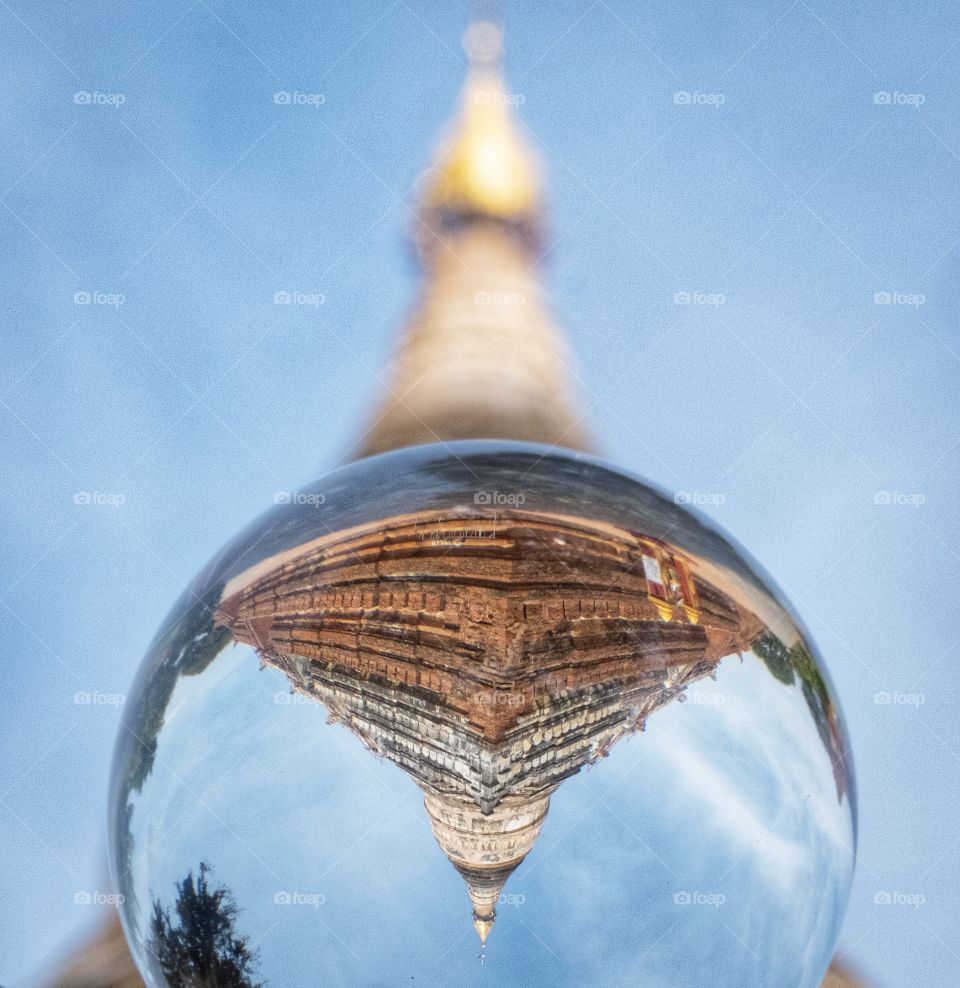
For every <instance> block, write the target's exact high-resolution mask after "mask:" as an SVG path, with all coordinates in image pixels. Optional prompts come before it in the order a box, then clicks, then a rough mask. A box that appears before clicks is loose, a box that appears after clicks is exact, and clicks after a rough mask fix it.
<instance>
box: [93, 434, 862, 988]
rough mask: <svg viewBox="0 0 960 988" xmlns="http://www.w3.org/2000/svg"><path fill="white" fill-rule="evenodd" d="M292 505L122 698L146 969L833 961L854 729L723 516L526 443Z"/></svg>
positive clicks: (756, 976)
mask: <svg viewBox="0 0 960 988" xmlns="http://www.w3.org/2000/svg"><path fill="white" fill-rule="evenodd" d="M276 500H277V503H276V504H275V505H274V506H273V507H272V508H271V509H270V510H269V511H268V512H267V513H266V514H265V515H263V516H262V517H261V518H260V519H258V520H257V521H256V522H255V523H254V524H253V525H252V526H250V527H249V528H248V529H247V530H246V531H245V532H243V533H242V534H241V535H240V536H239V537H238V538H236V539H235V540H234V541H233V542H231V543H230V544H229V545H228V546H227V547H226V548H225V549H224V550H223V551H222V552H221V553H220V554H219V555H218V556H216V557H215V558H214V560H213V561H212V562H211V563H210V564H209V565H208V566H207V567H206V569H204V570H203V572H202V573H201V574H200V576H199V577H198V578H197V579H196V580H195V581H194V583H193V584H192V585H191V586H190V588H189V589H188V591H187V592H186V593H185V594H184V596H183V597H182V599H181V600H180V601H179V603H178V604H177V605H176V607H175V608H174V610H173V612H172V614H171V615H170V617H169V619H168V620H167V622H166V623H165V624H164V626H163V628H162V629H161V631H160V632H159V634H158V635H157V637H156V639H155V641H154V643H153V645H152V647H151V649H150V652H149V654H148V655H147V657H146V659H145V661H144V663H143V667H142V669H141V671H140V673H139V677H138V679H137V683H136V685H135V688H134V691H133V694H132V696H131V697H130V698H129V700H128V703H127V708H126V716H125V721H124V724H123V727H122V729H121V733H120V738H119V742H118V747H117V752H116V758H115V764H114V774H113V782H112V791H111V840H110V844H111V866H112V869H113V873H114V878H115V880H116V882H117V886H118V890H119V892H120V893H121V894H122V896H123V905H122V910H121V911H122V918H123V923H124V927H125V930H126V933H127V937H128V939H129V942H130V944H131V947H132V949H133V951H134V955H135V957H136V959H137V963H138V965H139V966H140V969H141V971H142V973H143V975H144V977H145V979H146V980H147V983H148V984H149V985H151V986H156V988H161V986H168V985H169V986H171V988H173V986H180V985H186V986H193V985H197V986H201V985H202V986H207V985H218V986H227V985H229V986H238V988H242V986H254V985H262V984H263V985H265V984H267V983H269V984H270V985H274V986H278V988H279V986H284V988H287V986H300V985H315V984H344V985H399V984H417V985H420V984H424V985H458V986H460V985H463V986H467V985H518V984H523V985H546V984H551V985H563V984H571V985H573V984H576V985H583V984H588V985H599V984H604V985H621V984H623V985H625V984H631V985H633V984H644V985H648V986H655V985H663V986H671V988H673V986H678V985H703V984H711V985H713V986H726V985H729V986H736V988H744V986H753V985H756V986H764V988H768V986H770V985H799V986H808V985H809V986H813V985H818V984H819V982H820V979H821V978H822V976H823V974H824V971H825V969H826V967H827V964H828V962H829V960H830V956H831V952H832V950H833V947H834V944H835V940H836V937H837V934H838V929H839V925H840V922H841V919H842V916H843V912H844V908H845V905H846V899H847V895H848V891H849V886H850V882H851V877H852V870H853V863H854V841H855V810H854V794H853V778H852V767H851V763H850V758H849V753H848V752H849V746H848V743H847V739H846V733H845V730H844V726H843V722H842V719H841V715H840V711H839V708H838V706H837V703H836V700H835V698H834V694H833V689H832V687H831V685H830V682H829V680H828V678H827V675H826V672H825V671H824V668H823V666H822V665H821V663H820V660H819V659H818V657H817V654H816V651H815V649H814V647H813V646H812V644H811V643H810V641H809V639H807V638H805V637H804V635H803V633H802V631H801V630H800V628H799V627H798V625H797V623H796V620H795V619H794V618H793V617H792V616H791V612H790V610H789V608H788V606H787V605H786V604H784V603H783V600H782V598H781V597H780V596H779V595H778V594H777V592H776V591H775V590H774V589H772V588H771V586H770V584H769V582H768V581H767V580H766V579H765V577H763V576H762V575H761V574H760V573H759V572H758V569H757V567H756V566H755V565H754V564H753V563H752V562H750V561H748V560H747V559H746V558H745V557H744V555H743V553H742V552H741V551H740V550H739V549H737V548H736V547H735V546H734V545H733V544H732V543H731V542H730V541H729V540H727V539H726V538H725V537H723V536H722V535H720V534H719V533H718V532H717V531H716V529H715V528H714V527H712V526H711V525H710V524H708V523H707V522H706V521H704V520H703V519H702V518H700V517H699V516H698V515H697V514H696V513H695V512H692V511H691V510H689V509H688V508H687V507H686V506H685V505H683V504H677V503H675V502H674V500H671V499H670V498H668V497H665V496H664V495H663V494H661V493H659V492H657V491H656V490H654V489H652V488H651V487H649V486H647V485H646V484H644V483H642V482H640V481H639V480H637V479H635V478H634V477H631V476H630V475H628V474H626V473H624V472H622V471H620V470H617V469H615V468H612V467H611V466H609V465H607V464H605V463H603V462H601V461H599V460H596V459H594V458H592V457H588V456H585V455H580V454H574V453H570V452H567V451H563V450H556V449H552V448H547V447H539V446H531V445H516V444H506V445H505V444H503V443H489V442H464V443H455V444H450V445H447V444H443V445H437V446H421V447H416V448H412V449H406V450H401V451H398V452H395V453H388V454H385V455H382V456H376V457H372V458H370V459H367V460H361V461H359V462H356V463H353V464H350V465H348V466H345V467H343V468H341V469H338V470H335V471H333V472H332V473H329V474H327V475H326V476H324V477H322V478H321V479H320V480H319V481H317V482H316V483H315V484H313V485H311V486H309V487H305V488H302V489H301V490H299V491H295V492H288V493H284V494H280V495H277V498H276Z"/></svg>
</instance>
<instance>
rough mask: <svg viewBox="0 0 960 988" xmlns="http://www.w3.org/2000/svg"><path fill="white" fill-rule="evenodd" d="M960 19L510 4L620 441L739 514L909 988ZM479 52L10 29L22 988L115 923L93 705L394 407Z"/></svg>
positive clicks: (11, 615) (947, 330) (923, 813)
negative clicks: (412, 193) (293, 498)
mask: <svg viewBox="0 0 960 988" xmlns="http://www.w3.org/2000/svg"><path fill="white" fill-rule="evenodd" d="M958 13H960V7H958V5H957V4H955V3H945V4H938V5H919V4H897V3H887V4H875V3H862V4H858V5H845V6H843V7H842V8H841V9H839V10H838V9H835V8H834V7H833V6H832V5H828V4H825V3H822V2H816V0H811V2H804V0H800V2H796V3H789V2H783V3H777V4H761V3H745V4H741V5H738V6H736V7H734V8H731V7H730V6H729V5H727V4H719V3H717V4H704V3H686V4H680V5H675V4H667V3H653V4H646V5H642V6H637V5H633V4H627V3H615V2H613V0H598V2H595V3H591V2H590V0H573V2H570V3H563V4H556V5H549V7H548V6H547V5H532V4H525V5H522V6H520V5H516V7H515V8H513V7H511V6H510V5H508V6H507V27H508V59H507V68H508V89H510V91H511V92H513V93H516V94H519V95H522V96H523V97H524V100H523V104H522V106H521V107H520V110H521V115H522V119H523V121H524V123H525V125H526V126H528V127H529V129H530V132H531V135H532V137H533V139H535V142H536V145H537V147H538V148H539V150H540V153H541V155H542V156H543V158H544V159H545V160H546V162H547V164H548V166H549V193H550V199H551V202H552V204H553V210H552V215H551V223H552V228H553V231H554V235H555V244H554V247H553V249H552V251H551V252H550V256H549V257H548V258H547V259H546V261H545V265H544V277H545V279H546V281H547V284H548V285H549V287H550V290H551V292H552V294H553V298H554V300H555V308H556V312H557V314H558V318H559V319H560V321H561V322H562V323H563V325H565V326H566V327H567V329H568V332H569V335H570V338H571V341H572V344H573V347H574V349H575V350H576V351H577V353H578V356H579V373H580V377H581V386H582V389H583V392H584V394H585V396H586V400H587V402H588V403H589V404H590V405H591V416H592V422H593V425H594V429H595V433H596V434H597V435H598V436H600V437H602V440H603V445H604V452H605V453H606V454H607V455H609V456H610V457H611V458H612V459H614V460H616V461H618V462H620V463H622V464H623V465H624V466H626V467H628V468H630V469H632V470H635V471H637V472H638V473H640V474H642V475H644V476H647V477H649V478H651V479H652V480H654V481H655V482H657V483H658V484H660V485H662V486H663V487H665V488H667V489H668V490H673V491H684V492H688V493H690V494H691V495H694V496H697V497H701V499H702V497H703V496H705V497H710V498H712V501H711V502H706V503H704V510H705V511H707V513H708V514H710V515H711V516H712V517H713V518H714V519H715V520H716V521H717V522H718V523H719V524H721V525H722V526H724V527H725V528H726V529H727V530H728V531H729V532H731V533H732V534H733V535H735V536H736V538H737V539H738V540H739V541H740V542H742V543H743V544H744V545H745V546H746V547H747V548H748V549H749V550H750V552H751V553H752V554H753V555H754V556H755V557H756V558H757V559H759V560H760V561H761V563H762V564H763V565H764V566H765V567H766V568H767V569H768V570H769V571H770V572H771V573H773V574H774V576H775V577H776V579H777V581H778V582H779V584H780V585H781V586H782V587H783V589H784V590H785V591H786V593H787V595H788V596H789V597H790V598H791V599H792V600H793V602H794V603H795V605H796V607H797V609H798V610H799V612H800V614H801V615H802V617H803V618H804V620H805V621H806V623H807V624H808V626H809V627H810V629H811V631H812V634H813V637H814V639H815V640H816V642H817V643H818V645H819V648H820V650H821V652H822V653H823V654H824V655H825V657H826V659H827V663H828V665H829V668H830V671H831V674H832V676H833V679H834V682H835V683H836V686H837V690H838V693H839V695H840V697H841V699H842V701H843V705H844V708H845V712H846V715H847V719H848V724H849V727H850V730H851V733H852V736H853V739H854V744H855V751H856V762H857V770H858V779H859V791H860V823H861V839H860V860H859V864H858V873H857V879H856V882H855V886H854V892H853V896H852V899H851V904H850V909H849V912H848V917H847V921H846V925H845V928H844V934H843V937H842V943H843V944H844V945H846V946H847V947H848V948H849V949H850V951H851V957H852V958H854V959H855V960H857V961H859V962H861V964H862V966H863V968H864V969H865V970H867V971H869V972H873V973H875V974H876V975H877V976H878V980H880V982H881V983H882V984H888V985H900V984H916V983H922V984H943V983H949V982H950V981H952V980H955V979H956V975H957V972H958V970H960V957H958V955H957V951H956V947H955V945H954V943H953V935H952V934H953V931H955V929H956V924H957V918H958V917H957V907H956V904H955V889H956V885H957V881H958V879H960V846H958V845H957V834H956V826H955V823H954V821H955V819H956V811H957V808H958V801H960V800H958V787H957V783H956V778H957V761H958V759H960V727H958V722H957V718H956V716H955V710H956V706H957V701H958V696H957V685H956V679H955V677H951V676H950V671H951V669H952V665H953V663H954V662H955V661H956V659H957V654H958V649H957V646H958V635H957V630H956V627H957V625H956V620H955V617H954V615H955V607H956V592H955V586H954V583H955V581H954V578H953V574H954V573H955V571H956V566H957V560H958V552H960V525H958V522H957V517H958V511H957V507H958V503H957V502H958V495H957V488H956V480H955V478H956V476H957V468H958V465H960V464H958V460H960V413H958V410H957V404H958V403H957V401H956V381H957V371H958V362H960V341H958V338H957V328H956V327H957V324H958V319H957V315H958V313H957V309H958V293H957V287H956V285H957V278H956V267H957V257H958V247H960V196H958V194H957V189H958V187H960V113H958V106H957V103H958V100H960V85H958V82H960V79H958V76H960V45H957V41H958V36H960V28H958V26H957V24H958ZM464 23H465V15H464V13H463V11H462V10H460V9H458V7H457V6H456V5H450V4H446V3H441V2H439V0H435V2H431V3H418V2H414V0H398V2H396V3H392V2H389V0H385V2H382V3H372V2H371V3H367V2H363V3H356V4H351V5H349V7H347V6H345V5H336V4H315V3H306V2H302V3H301V2H296V0H292V2H290V3H286V4H283V5H279V6H278V5H273V4H270V5H268V4H257V5H253V4H251V5H247V6H245V7H243V8H241V9H238V8H237V6H236V5H231V4H227V3H225V2H222V0H199V2H196V3H191V2H190V0H184V2H182V3H164V4H149V5H143V4H133V3H123V2H120V0H118V2H116V3H110V4H103V5H98V6H96V7H95V8H94V9H93V10H89V9H87V8H86V7H85V6H84V7H69V6H65V5H60V4H55V3H52V2H47V0H34V2H31V3H26V2H23V0H4V2H3V3H2V4H0V32H2V34H0V38H2V42H0V43H2V45H3V51H4V58H3V59H2V69H0V89H2V94H3V99H2V101H0V105H2V107H3V109H2V111H0V112H2V115H3V126H2V127H0V142H2V144H0V147H2V153H0V191H2V196H0V202H2V205H3V208H0V256H2V257H3V259H4V264H3V281H4V300H5V303H6V306H5V320H4V322H5V332H4V346H3V348H2V349H0V450H2V463H3V468H4V469H3V473H2V477H3V482H2V483H0V498H2V505H3V511H2V513H0V526H2V535H3V544H4V550H5V551H4V552H3V554H2V556H0V622H2V628H3V640H4V642H5V645H6V663H5V665H4V669H5V675H4V679H3V683H4V685H3V700H4V702H3V706H2V710H3V713H2V715H0V742H2V750H3V751H4V753H5V755H6V757H5V758H4V760H3V765H2V767H0V846H2V847H3V848H4V849H5V851H6V852H7V853H6V854H5V856H4V857H5V865H6V867H5V884H4V892H5V894H4V895H3V896H2V897H0V983H3V984H10V983H13V984H17V983H19V982H20V981H22V980H23V979H24V978H25V977H26V975H27V973H28V972H29V971H31V970H35V969H36V968H37V966H38V965H40V964H42V963H43V961H44V959H45V958H47V957H49V956H50V955H51V954H54V955H55V954H57V953H58V952H59V951H62V950H64V949H66V947H67V946H68V945H69V943H70V942H71V940H73V939H75V938H77V937H78V936H80V934H81V933H82V931H83V929H84V927H85V926H87V925H89V923H90V922H92V921H93V919H94V917H93V915H92V907H88V906H77V905H75V904H74V894H75V893H76V892H77V891H82V890H88V891H95V890H98V889H101V888H102V887H103V884H104V881H105V879H104V878H103V875H104V871H105V864H104V851H103V842H104V831H105V802H106V783H107V771H108V760H109V756H110V752H111V750H112V745H113V738H114V734H115V731H116V729H117V725H118V713H119V709H118V706H117V705H116V704H114V703H112V702H108V700H105V699H104V698H109V697H112V696H115V695H117V694H120V695H122V694H124V693H125V692H126V690H127V689H128V688H129V685H130V682H131V679H132V676H133V673H134V670H135V668H136V666H137V664H138V663H139V661H140V658H141V656H142V655H143V653H144V652H145V650H146V647H147V645H148V643H149V641H150V639H151V638H152V636H153V633H154V631H155V629H156V627H157V626H158V625H159V623H160V622H161V620H162V619H163V617H164V615H165V614H166V613H167V612H168V610H169V608H170V607H171V605H172V603H173V602H174V600H175V599H176V598H177V597H178V596H179V594H180V592H181V590H182V588H183V586H184V584H185V583H186V582H187V581H188V580H189V579H190V578H191V576H192V575H193V574H194V573H195V572H196V571H197V570H198V569H199V568H200V566H201V565H203V563H204V562H205V561H206V560H207V559H208V558H209V557H210V556H211V555H212V554H213V553H214V552H215V551H216V550H217V548H218V547H219V546H220V545H222V544H223V543H224V542H225V541H226V540H227V539H228V538H229V537H230V536H231V535H232V534H233V533H234V532H235V531H236V530H237V529H239V528H240V527H241V526H242V525H244V524H245V523H246V522H247V521H249V519H250V518H252V517H253V516H254V515H255V514H257V513H259V512H260V511H261V510H262V509H263V508H264V507H265V506H267V505H268V504H269V503H270V502H271V501H272V499H273V495H274V493H275V492H276V491H278V490H289V489H291V488H292V487H294V486H295V485H297V484H299V483H301V482H304V481H305V480H307V479H308V478H309V477H311V476H313V475H315V474H317V473H318V472H319V471H320V470H321V469H322V468H324V467H326V466H328V465H330V464H332V463H333V462H335V461H336V459H337V457H338V455H339V454H340V452H341V451H342V450H343V449H345V448H346V447H347V446H348V445H349V442H350V441H351V439H352V436H353V435H354V434H355V432H356V430H357V429H358V428H359V426H360V423H361V422H362V421H363V419H364V412H365V410H366V409H367V408H368V406H369V404H370V402H371V400H372V399H373V397H374V396H375V395H377V394H379V393H380V389H381V387H382V385H381V384H380V383H379V381H378V379H377V377H376V374H375V373H374V372H375V370H376V369H377V368H379V366H380V364H381V362H382V361H383V360H384V359H385V358H386V355H387V352H388V348H389V346H390V342H391V340H392V338H393V335H394V334H395V332H396V330H397V327H398V325H399V324H400V323H401V321H402V319H403V318H404V315H405V313H406V312H407V310H408V307H409V306H410V304H411V302H412V300H413V298H414V292H415V288H416V280H417V277H418V272H417V269H416V266H415V264H414V263H413V262H412V260H411V254H410V251H409V250H408V248H407V245H406V232H407V229H408V227H409V223H410V213H409V211H408V209H407V206H408V205H409V202H410V198H409V195H408V191H409V189H410V188H411V186H412V185H413V184H414V182H415V180H416V177H417V174H418V171H419V169H420V168H421V167H422V166H423V165H424V164H425V162H426V160H427V157H428V153H429V149H430V148H431V147H432V146H433V145H434V143H435V141H436V139H437V137H438V135H439V133H440V131H441V130H442V126H443V123H444V121H445V120H446V119H447V118H448V116H449V114H450V112H451V110H452V108H453V105H454V103H455V99H456V92H457V90H458V88H459V86H460V82H461V79H462V75H463V64H462V56H461V51H460V48H459V39H460V35H461V33H462V30H463V27H464ZM278 91H287V92H302V93H307V94H323V96H324V101H323V102H322V104H321V105H314V104H311V103H301V104H297V105H293V104H291V105H282V104H277V103H275V102H274V100H273V94H274V93H275V92H278ZM78 93H90V94H96V95H91V97H90V101H89V102H83V100H84V99H85V97H83V96H80V97H77V96H76V95H75V94H78ZM678 93H690V94H694V95H692V96H691V99H690V102H689V103H686V102H684V101H683V97H679V98H678V97H677V95H676V94H678ZM877 94H880V95H879V96H878V95H877ZM884 94H893V95H889V96H885V95H884ZM118 96H122V97H123V101H122V102H120V100H119V99H118V98H117V97H118ZM719 96H722V97H723V100H722V101H721V100H719V99H717V97H719ZM919 97H922V102H921V100H920V98H919ZM78 100H79V101H78ZM885 100H888V101H885ZM315 102H316V101H315ZM281 290H288V291H298V292H303V293H315V294H323V295H324V297H325V302H324V304H323V305H322V306H293V305H291V306H276V305H274V304H273V295H274V293H275V292H277V291H281ZM78 293H89V294H90V295H91V298H92V301H91V303H90V304H83V303H82V302H79V303H78V302H75V301H74V299H75V297H76V296H77V294H78ZM678 293H690V294H691V295H692V294H694V293H702V295H704V296H706V295H714V296H716V295H722V296H723V299H724V301H723V303H722V304H719V305H706V304H686V305H683V304H676V303H675V302H674V297H675V296H676V295H677V294H678ZM884 293H885V294H884ZM117 296H123V302H122V304H119V299H117ZM80 297H81V299H82V298H83V295H81V296H80ZM887 297H889V298H891V299H892V301H884V299H885V298H887ZM85 495H90V496H89V497H85ZM120 496H122V504H118V503H117V502H118V501H119V500H120ZM78 501H79V502H80V503H77V502H78ZM84 501H89V502H90V503H83V502H84ZM878 502H879V503H878ZM78 693H80V694H89V695H90V697H91V698H92V699H93V700H95V701H98V702H90V703H77V702H74V697H75V694H78ZM878 694H879V700H880V701H881V702H877V700H878ZM884 697H886V698H887V699H889V700H890V701H891V702H882V701H883V698H884ZM883 892H899V893H904V894H912V895H922V896H923V897H924V904H923V905H922V906H920V907H909V906H897V905H883V904H876V903H875V901H874V899H875V896H876V895H877V894H878V893H883ZM25 929H27V930H30V936H29V937H24V936H23V934H22V931H23V930H25Z"/></svg>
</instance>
